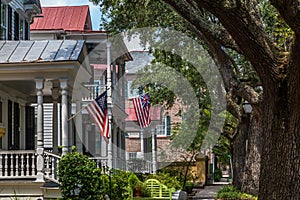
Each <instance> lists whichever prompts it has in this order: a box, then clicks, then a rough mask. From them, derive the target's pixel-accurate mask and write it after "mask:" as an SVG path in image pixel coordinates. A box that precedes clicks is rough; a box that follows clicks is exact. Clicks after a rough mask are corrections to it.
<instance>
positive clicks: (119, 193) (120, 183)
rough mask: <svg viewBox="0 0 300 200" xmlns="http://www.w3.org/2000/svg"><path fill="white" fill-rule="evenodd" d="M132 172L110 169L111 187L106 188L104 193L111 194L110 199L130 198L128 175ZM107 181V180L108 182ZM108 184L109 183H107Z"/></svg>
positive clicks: (125, 199)
mask: <svg viewBox="0 0 300 200" xmlns="http://www.w3.org/2000/svg"><path fill="white" fill-rule="evenodd" d="M132 174H133V173H131V172H124V171H121V170H112V171H111V175H110V182H111V183H110V185H111V189H107V191H109V192H107V193H106V194H111V195H109V196H110V199H114V200H127V199H130V183H129V177H130V176H131V175H132ZM108 183H109V182H108ZM107 185H108V186H109V184H107Z"/></svg>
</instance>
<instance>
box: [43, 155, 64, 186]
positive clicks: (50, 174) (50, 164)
mask: <svg viewBox="0 0 300 200" xmlns="http://www.w3.org/2000/svg"><path fill="white" fill-rule="evenodd" d="M44 157H45V167H44V170H45V178H46V179H48V180H51V181H53V182H56V183H58V177H57V169H58V164H59V160H60V158H61V157H60V156H58V155H56V154H53V153H50V152H48V151H44Z"/></svg>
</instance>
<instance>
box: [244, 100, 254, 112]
mask: <svg viewBox="0 0 300 200" xmlns="http://www.w3.org/2000/svg"><path fill="white" fill-rule="evenodd" d="M243 108H244V111H245V113H246V114H247V115H249V114H250V113H251V112H252V106H251V105H250V103H249V102H248V101H245V102H244V103H243Z"/></svg>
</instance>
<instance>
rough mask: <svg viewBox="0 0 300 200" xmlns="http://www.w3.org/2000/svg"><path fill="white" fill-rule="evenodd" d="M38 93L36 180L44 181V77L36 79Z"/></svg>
mask: <svg viewBox="0 0 300 200" xmlns="http://www.w3.org/2000/svg"><path fill="white" fill-rule="evenodd" d="M35 84H36V86H35V87H36V90H37V92H36V95H37V124H36V125H37V130H36V131H37V148H36V153H37V159H36V170H37V174H36V182H44V173H43V170H44V155H43V154H44V133H43V129H44V128H43V121H44V116H43V115H44V113H43V88H44V79H36V80H35Z"/></svg>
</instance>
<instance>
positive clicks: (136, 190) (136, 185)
mask: <svg viewBox="0 0 300 200" xmlns="http://www.w3.org/2000/svg"><path fill="white" fill-rule="evenodd" d="M128 183H129V186H130V187H131V189H132V192H133V196H134V197H141V196H142V189H143V182H141V181H140V180H139V178H138V177H137V176H136V175H135V174H133V173H132V174H130V175H129V177H128Z"/></svg>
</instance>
